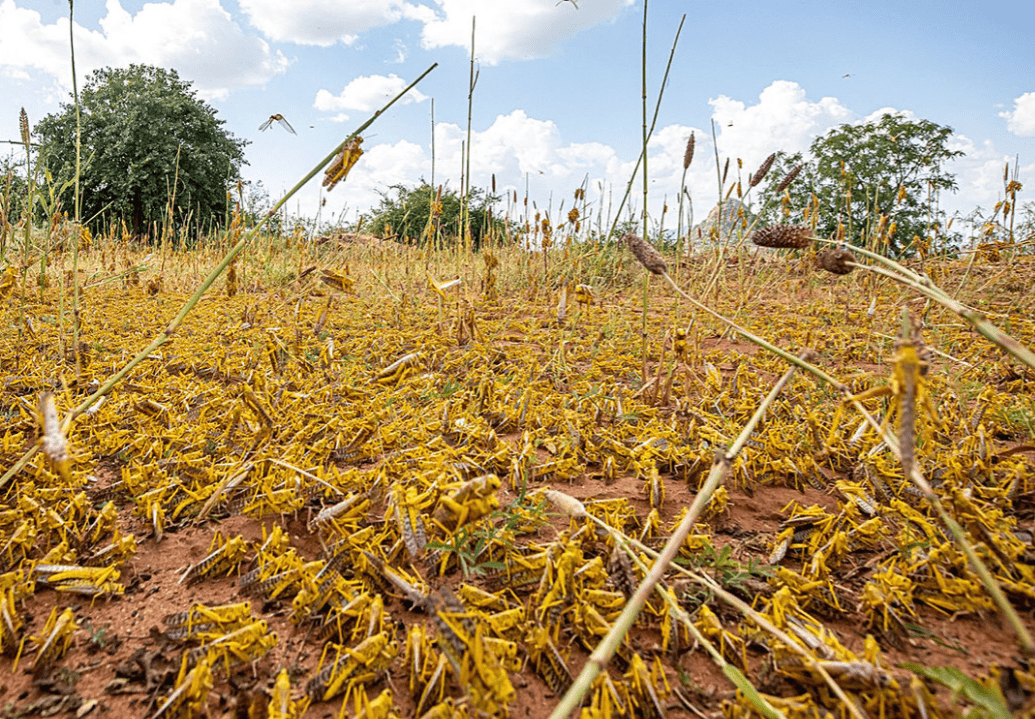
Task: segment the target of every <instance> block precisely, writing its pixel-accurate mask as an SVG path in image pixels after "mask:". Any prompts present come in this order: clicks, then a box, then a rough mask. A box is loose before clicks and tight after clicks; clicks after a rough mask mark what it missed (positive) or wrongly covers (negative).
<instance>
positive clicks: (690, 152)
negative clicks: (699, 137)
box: [683, 132, 694, 170]
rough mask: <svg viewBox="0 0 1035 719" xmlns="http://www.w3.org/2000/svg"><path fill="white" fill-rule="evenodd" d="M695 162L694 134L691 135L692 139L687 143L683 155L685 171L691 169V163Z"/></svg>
mask: <svg viewBox="0 0 1035 719" xmlns="http://www.w3.org/2000/svg"><path fill="white" fill-rule="evenodd" d="M693 161H694V133H692V132H691V133H690V139H689V140H687V141H686V152H685V153H683V169H684V170H686V169H688V168H689V167H690V163H691V162H693Z"/></svg>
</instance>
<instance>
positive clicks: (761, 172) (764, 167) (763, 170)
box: [748, 152, 776, 187]
mask: <svg viewBox="0 0 1035 719" xmlns="http://www.w3.org/2000/svg"><path fill="white" fill-rule="evenodd" d="M775 160H776V153H775V152H774V153H773V154H772V155H770V156H769V157H767V158H765V162H763V163H762V164H761V165H760V166H759V168H758V170H757V171H756V172H755V174H754V175H752V176H751V179H750V180H748V187H754V186H755V185H757V184H758V183H760V182H761V181H762V180H764V179H765V176H766V175H767V174H769V168H770V167H772V166H773V162H774V161H775Z"/></svg>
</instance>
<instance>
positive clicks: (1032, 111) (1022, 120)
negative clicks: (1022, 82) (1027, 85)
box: [999, 92, 1035, 137]
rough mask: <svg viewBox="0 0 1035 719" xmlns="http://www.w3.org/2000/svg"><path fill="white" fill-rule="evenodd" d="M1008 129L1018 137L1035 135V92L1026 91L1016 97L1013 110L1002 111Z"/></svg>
mask: <svg viewBox="0 0 1035 719" xmlns="http://www.w3.org/2000/svg"><path fill="white" fill-rule="evenodd" d="M999 117H1002V118H1005V119H1006V129H1007V130H1009V131H1010V132H1012V133H1013V134H1014V135H1017V136H1018V137H1035V92H1026V93H1024V94H1023V95H1021V96H1020V97H1018V98H1016V99H1014V101H1013V110H1007V111H1005V112H1000V113H999Z"/></svg>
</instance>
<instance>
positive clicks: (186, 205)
mask: <svg viewBox="0 0 1035 719" xmlns="http://www.w3.org/2000/svg"><path fill="white" fill-rule="evenodd" d="M80 109H81V125H82V171H81V184H80V187H81V189H80V196H81V208H82V211H81V216H82V217H83V219H85V220H89V219H91V218H94V224H95V225H96V224H98V223H100V222H103V221H104V220H105V219H124V220H125V221H126V223H127V225H129V226H130V227H131V228H132V229H133V232H134V234H147V232H148V230H149V228H150V227H152V226H153V223H156V222H159V223H160V222H164V221H166V220H167V219H168V218H167V212H168V209H169V206H170V203H171V202H173V217H172V218H171V219H172V221H173V223H174V224H176V225H179V224H181V223H183V222H191V223H197V225H198V226H202V227H208V226H211V225H212V224H219V223H221V222H222V221H223V220H224V219H225V218H226V216H227V209H228V200H227V192H228V190H229V189H230V187H231V186H232V185H233V184H234V183H236V182H237V180H238V179H239V178H240V169H241V164H242V163H244V162H245V160H244V147H245V145H246V144H247V141H245V140H242V139H238V138H236V137H234V136H233V135H232V134H230V133H229V132H227V131H226V130H224V129H223V124H224V122H223V121H222V120H219V119H217V117H216V111H215V110H214V109H213V108H212V107H211V106H209V105H208V104H207V103H205V102H204V101H202V100H200V99H198V98H197V96H196V93H195V92H194V90H192V89H191V87H190V84H189V83H188V82H186V81H184V80H181V79H180V78H179V76H178V75H177V74H176V71H174V70H165V69H162V68H159V67H153V66H150V65H130V66H129V67H128V68H104V69H102V70H97V71H95V72H93V73H92V74H91V75H90V76H89V78H87V80H86V83H85V85H84V87H83V90H82V92H81V93H80ZM35 132H36V134H37V135H38V137H39V138H40V141H41V145H42V150H41V156H40V161H41V163H42V164H43V166H44V167H46V168H47V170H48V171H49V172H50V173H51V175H52V176H53V177H54V178H62V179H68V178H70V177H72V176H73V175H74V173H75V161H76V160H75V157H76V151H75V142H76V113H75V105H74V104H68V103H65V104H62V106H61V110H60V112H58V113H55V114H52V115H48V116H47V117H45V118H44V119H43V120H41V121H40V122H39V124H38V125H37V126H36V128H35ZM62 201H63V204H64V206H65V208H66V210H67V209H68V208H71V207H72V204H73V199H72V190H71V189H69V190H67V191H66V192H65V193H64V196H63V197H62Z"/></svg>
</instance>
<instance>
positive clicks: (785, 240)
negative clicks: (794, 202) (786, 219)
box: [751, 225, 812, 249]
mask: <svg viewBox="0 0 1035 719" xmlns="http://www.w3.org/2000/svg"><path fill="white" fill-rule="evenodd" d="M751 241H752V242H754V243H755V244H756V245H758V246H759V247H788V248H793V249H801V248H802V247H808V246H809V244H810V243H811V242H812V232H811V231H810V230H809V228H808V227H807V226H806V225H770V226H769V227H763V228H761V229H759V230H755V231H754V232H752V233H751Z"/></svg>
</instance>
